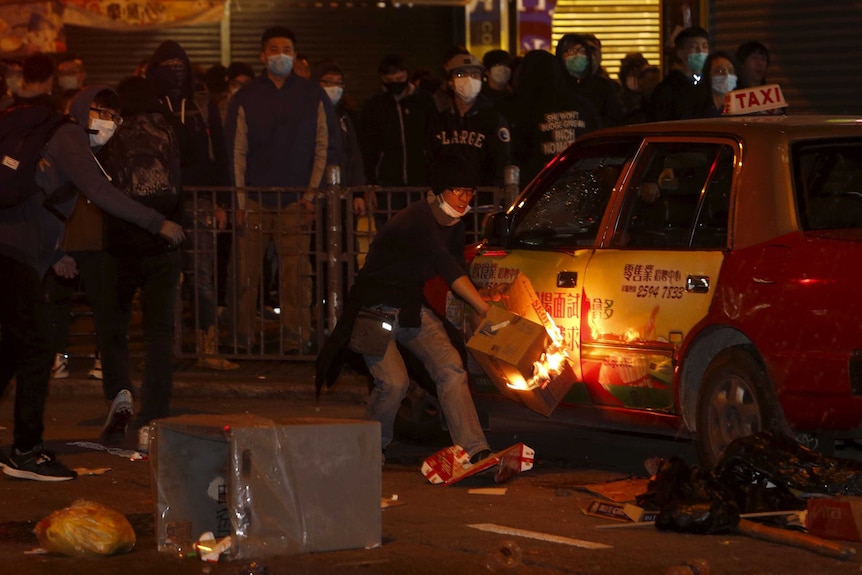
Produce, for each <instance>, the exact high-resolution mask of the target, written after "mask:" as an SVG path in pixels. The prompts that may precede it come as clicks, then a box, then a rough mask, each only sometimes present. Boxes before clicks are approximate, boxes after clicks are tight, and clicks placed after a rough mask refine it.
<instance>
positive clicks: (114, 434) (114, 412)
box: [99, 389, 135, 447]
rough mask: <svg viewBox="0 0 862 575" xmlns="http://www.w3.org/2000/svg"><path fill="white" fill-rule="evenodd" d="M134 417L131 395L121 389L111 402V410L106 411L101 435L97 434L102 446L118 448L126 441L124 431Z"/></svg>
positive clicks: (126, 390)
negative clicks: (106, 415) (106, 414)
mask: <svg viewBox="0 0 862 575" xmlns="http://www.w3.org/2000/svg"><path fill="white" fill-rule="evenodd" d="M134 415H135V408H134V404H133V403H132V393H131V392H130V391H129V390H128V389H121V390H120V392H119V393H118V394H117V396H116V397H115V398H114V401H113V402H111V409H110V410H109V411H108V418H107V419H105V425H104V426H103V427H102V433H101V434H99V441H100V442H101V443H102V445H105V446H110V447H119V446H120V445H122V444H123V442H124V441H125V439H126V430H127V428H128V426H129V421H131V420H132V417H133V416H134Z"/></svg>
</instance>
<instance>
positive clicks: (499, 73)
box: [488, 64, 512, 84]
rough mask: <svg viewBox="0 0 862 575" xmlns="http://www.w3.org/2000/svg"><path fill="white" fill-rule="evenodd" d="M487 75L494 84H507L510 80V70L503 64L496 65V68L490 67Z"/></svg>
mask: <svg viewBox="0 0 862 575" xmlns="http://www.w3.org/2000/svg"><path fill="white" fill-rule="evenodd" d="M488 75H489V76H490V77H491V80H493V81H494V83H495V84H508V83H509V80H511V79H512V69H511V68H509V67H508V66H504V65H503V64H497V65H496V66H491V70H490V72H488Z"/></svg>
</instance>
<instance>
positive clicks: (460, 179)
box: [317, 155, 490, 463]
mask: <svg viewBox="0 0 862 575" xmlns="http://www.w3.org/2000/svg"><path fill="white" fill-rule="evenodd" d="M431 173H432V175H433V177H434V184H433V191H434V193H435V195H434V196H433V197H431V198H428V199H422V200H419V201H417V202H414V203H412V204H410V205H409V206H407V207H406V208H405V209H403V210H401V211H400V212H398V213H397V214H396V215H395V216H394V217H393V218H392V219H390V220H389V221H388V222H387V223H386V225H385V226H383V228H382V229H381V230H380V231H379V232H378V233H377V235H376V236H375V238H374V241H373V242H372V244H371V248H370V250H369V252H368V258H367V259H366V262H365V266H364V267H363V268H362V269H361V270H360V272H359V275H358V277H357V279H356V284H355V285H354V287H353V289H352V290H351V292H350V296H349V297H348V300H347V303H346V306H345V310H344V313H343V314H342V316H341V318H339V320H338V323H337V324H336V327H335V329H334V330H333V333H332V335H331V336H330V337H329V339H328V340H327V341H326V344H325V345H324V349H323V350H322V351H321V353H320V355H319V357H318V362H317V373H318V380H317V384H318V389H319V386H320V385H323V383H324V379H326V380H327V381H326V383H328V384H331V383H332V382H333V381H334V377H335V376H336V375H337V372H338V370H339V369H340V366H341V364H340V363H339V361H340V360H341V359H343V357H342V350H343V348H345V347H346V346H347V342H348V340H349V339H350V333H351V331H352V330H353V326H354V321H355V319H356V316H357V315H358V314H359V311H360V309H362V308H372V309H373V310H375V311H377V312H383V313H389V314H393V315H395V316H396V317H397V319H396V320H395V322H394V326H393V329H392V335H391V337H390V339H389V342H388V345H387V346H386V348H385V352H384V353H383V354H382V355H371V354H364V355H363V357H364V359H365V363H366V365H367V366H368V369H369V370H370V371H371V375H372V376H373V377H374V388H373V389H372V391H371V398H370V400H369V402H368V408H367V411H366V417H367V418H368V419H370V420H375V421H379V422H380V426H381V433H382V438H381V446H382V448H383V449H384V450H385V449H386V446H387V445H389V443H390V442H391V441H392V439H393V436H394V422H395V416H396V414H397V413H398V409H399V407H400V406H401V401H402V400H403V399H404V397H405V395H406V394H407V388H408V386H409V385H410V377H409V375H408V372H407V368H406V367H405V364H404V359H403V358H402V356H401V353H400V352H399V350H398V346H397V345H396V343H397V344H400V345H402V346H404V347H406V348H407V349H408V350H409V351H410V352H412V353H413V354H414V355H415V356H416V357H417V358H418V359H419V360H420V361H421V362H422V363H423V364H424V366H425V367H426V368H427V370H428V373H429V374H430V376H431V378H432V379H433V380H434V383H435V384H436V386H437V396H438V398H439V399H440V405H441V407H442V409H443V415H444V416H445V418H446V423H447V424H448V427H449V433H450V435H451V436H452V441H453V442H454V443H455V444H456V445H460V446H461V447H462V448H464V450H465V451H466V452H467V453H468V454H469V455H470V456H471V461H473V462H474V463H475V462H477V461H479V460H481V459H484V458H485V457H487V456H489V455H490V449H489V447H488V442H487V440H486V439H485V435H484V433H483V432H482V426H481V425H480V424H479V419H478V416H477V414H476V408H475V406H474V405H473V400H472V398H471V397H470V389H469V386H468V384H467V372H466V370H465V369H464V364H463V361H462V359H461V355H460V354H459V353H458V351H457V350H456V349H455V347H454V346H453V345H452V343H451V341H450V340H449V337H448V335H447V334H446V330H445V328H444V326H443V323H442V321H441V320H440V318H438V317H437V316H436V315H435V314H434V312H432V311H431V309H430V308H429V307H428V305H427V304H426V303H425V301H424V295H423V288H424V286H425V282H426V281H428V280H430V279H431V278H433V277H435V276H437V275H440V276H442V277H443V279H445V280H446V282H447V283H448V284H449V285H450V287H451V288H452V291H453V292H455V293H456V294H457V295H459V296H460V297H462V298H464V299H465V300H466V302H467V304H469V305H470V306H472V307H473V309H474V310H476V312H477V313H478V314H479V315H480V316H483V317H484V316H485V315H486V314H487V313H488V309H489V305H488V303H487V302H486V301H484V300H483V299H482V296H480V295H479V292H478V291H476V288H475V287H474V286H473V283H472V282H471V281H470V276H469V275H468V272H467V264H466V263H465V261H464V223H463V222H462V221H461V216H463V215H464V214H466V213H467V211H469V209H470V201H471V200H472V198H473V194H474V193H475V189H476V185H477V183H478V181H479V178H478V173H477V171H476V169H475V165H474V164H471V163H469V162H468V161H467V160H465V159H464V158H463V157H461V156H458V155H453V156H447V157H443V158H440V159H439V160H438V161H437V162H436V163H435V164H434V165H433V166H432V172H431Z"/></svg>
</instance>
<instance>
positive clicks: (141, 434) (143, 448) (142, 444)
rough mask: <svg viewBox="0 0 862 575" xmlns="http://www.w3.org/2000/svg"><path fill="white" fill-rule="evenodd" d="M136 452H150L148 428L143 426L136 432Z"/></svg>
mask: <svg viewBox="0 0 862 575" xmlns="http://www.w3.org/2000/svg"><path fill="white" fill-rule="evenodd" d="M138 452H140V453H149V452H150V426H149V425H145V426H143V427H142V428H140V429H139V430H138Z"/></svg>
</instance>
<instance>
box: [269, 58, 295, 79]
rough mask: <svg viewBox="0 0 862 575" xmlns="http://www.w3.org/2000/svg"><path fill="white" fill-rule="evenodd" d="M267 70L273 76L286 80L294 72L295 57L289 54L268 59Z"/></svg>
mask: <svg viewBox="0 0 862 575" xmlns="http://www.w3.org/2000/svg"><path fill="white" fill-rule="evenodd" d="M266 69H267V70H269V72H270V73H271V74H272V75H273V76H278V77H279V78H285V77H287V76H289V75H290V72H291V71H292V70H293V56H288V55H287V54H273V55H272V56H267V57H266Z"/></svg>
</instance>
